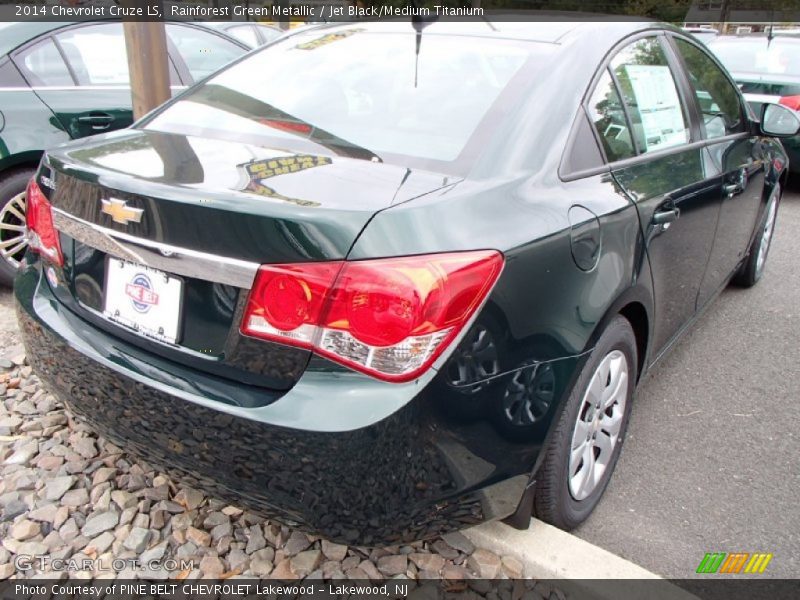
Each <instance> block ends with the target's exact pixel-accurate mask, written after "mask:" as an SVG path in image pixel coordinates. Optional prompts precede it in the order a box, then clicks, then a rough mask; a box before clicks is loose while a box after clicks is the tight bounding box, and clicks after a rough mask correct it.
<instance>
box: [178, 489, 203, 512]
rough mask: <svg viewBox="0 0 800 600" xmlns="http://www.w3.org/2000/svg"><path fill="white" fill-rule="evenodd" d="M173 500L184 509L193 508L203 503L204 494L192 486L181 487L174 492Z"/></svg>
mask: <svg viewBox="0 0 800 600" xmlns="http://www.w3.org/2000/svg"><path fill="white" fill-rule="evenodd" d="M174 500H175V502H177V503H178V504H180V505H182V506H183V507H184V508H185V509H186V510H194V509H195V508H197V507H198V506H200V505H201V504H202V503H203V500H205V495H204V494H203V492H201V491H199V490H195V489H193V488H181V490H180V491H179V492H178V493H177V494H175V498H174Z"/></svg>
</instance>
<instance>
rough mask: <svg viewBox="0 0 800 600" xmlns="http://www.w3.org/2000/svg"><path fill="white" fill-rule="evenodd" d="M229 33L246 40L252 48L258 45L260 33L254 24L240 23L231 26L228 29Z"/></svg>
mask: <svg viewBox="0 0 800 600" xmlns="http://www.w3.org/2000/svg"><path fill="white" fill-rule="evenodd" d="M228 33H229V34H231V35H232V36H233V37H235V38H236V39H237V40H239V41H241V42H244V43H245V44H247V45H248V46H250V47H251V48H255V47H256V46H258V43H259V42H258V34H257V33H256V30H255V28H254V27H253V26H252V25H239V26H237V27H230V28H229V29H228Z"/></svg>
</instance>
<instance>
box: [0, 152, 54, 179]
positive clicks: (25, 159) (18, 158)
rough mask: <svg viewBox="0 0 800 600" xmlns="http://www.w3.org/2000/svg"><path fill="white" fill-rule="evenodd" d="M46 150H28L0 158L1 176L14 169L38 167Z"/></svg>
mask: <svg viewBox="0 0 800 600" xmlns="http://www.w3.org/2000/svg"><path fill="white" fill-rule="evenodd" d="M43 155H44V150H27V151H25V152H18V153H16V154H11V155H9V156H6V157H4V158H2V159H0V177H3V176H5V175H7V174H8V172H9V171H11V170H12V169H36V168H37V167H38V166H39V163H40V162H41V160H42V156H43Z"/></svg>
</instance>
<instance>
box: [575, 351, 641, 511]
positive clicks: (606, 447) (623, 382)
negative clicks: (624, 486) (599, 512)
mask: <svg viewBox="0 0 800 600" xmlns="http://www.w3.org/2000/svg"><path fill="white" fill-rule="evenodd" d="M629 372H630V369H629V367H628V359H627V358H626V357H625V354H623V353H622V352H620V351H619V350H612V351H611V352H609V353H608V354H607V355H606V356H605V357H604V358H603V360H602V361H600V365H599V366H598V367H597V369H596V370H595V372H594V374H593V375H592V378H591V379H590V381H589V385H588V387H587V388H586V392H585V393H584V395H583V400H582V401H581V406H580V408H579V409H578V417H577V419H576V421H575V427H574V429H573V432H572V444H571V446H570V458H569V467H568V468H569V473H568V476H569V491H570V494H572V497H573V498H575V500H579V501H580V500H585V499H586V498H587V497H588V496H589V495H590V494H591V493H592V492H593V491H594V490H595V489H596V488H597V486H598V485H599V484H600V482H601V481H602V479H603V475H604V473H605V472H606V468H607V467H608V465H609V464H610V463H611V460H612V456H613V455H614V449H615V448H616V446H617V444H618V443H619V437H620V431H621V429H622V421H623V418H624V416H625V404H626V402H627V399H628V398H627V396H628V377H629Z"/></svg>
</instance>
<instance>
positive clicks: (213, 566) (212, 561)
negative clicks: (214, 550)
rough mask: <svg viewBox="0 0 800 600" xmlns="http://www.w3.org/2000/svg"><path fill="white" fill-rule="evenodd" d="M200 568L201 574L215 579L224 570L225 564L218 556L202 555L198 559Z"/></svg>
mask: <svg viewBox="0 0 800 600" xmlns="http://www.w3.org/2000/svg"><path fill="white" fill-rule="evenodd" d="M200 570H201V571H202V572H203V575H206V576H207V577H210V578H213V579H217V578H218V577H219V576H220V575H222V574H223V573H224V572H225V565H224V564H223V562H222V560H220V558H219V557H218V556H204V557H203V558H202V560H201V561H200Z"/></svg>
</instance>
